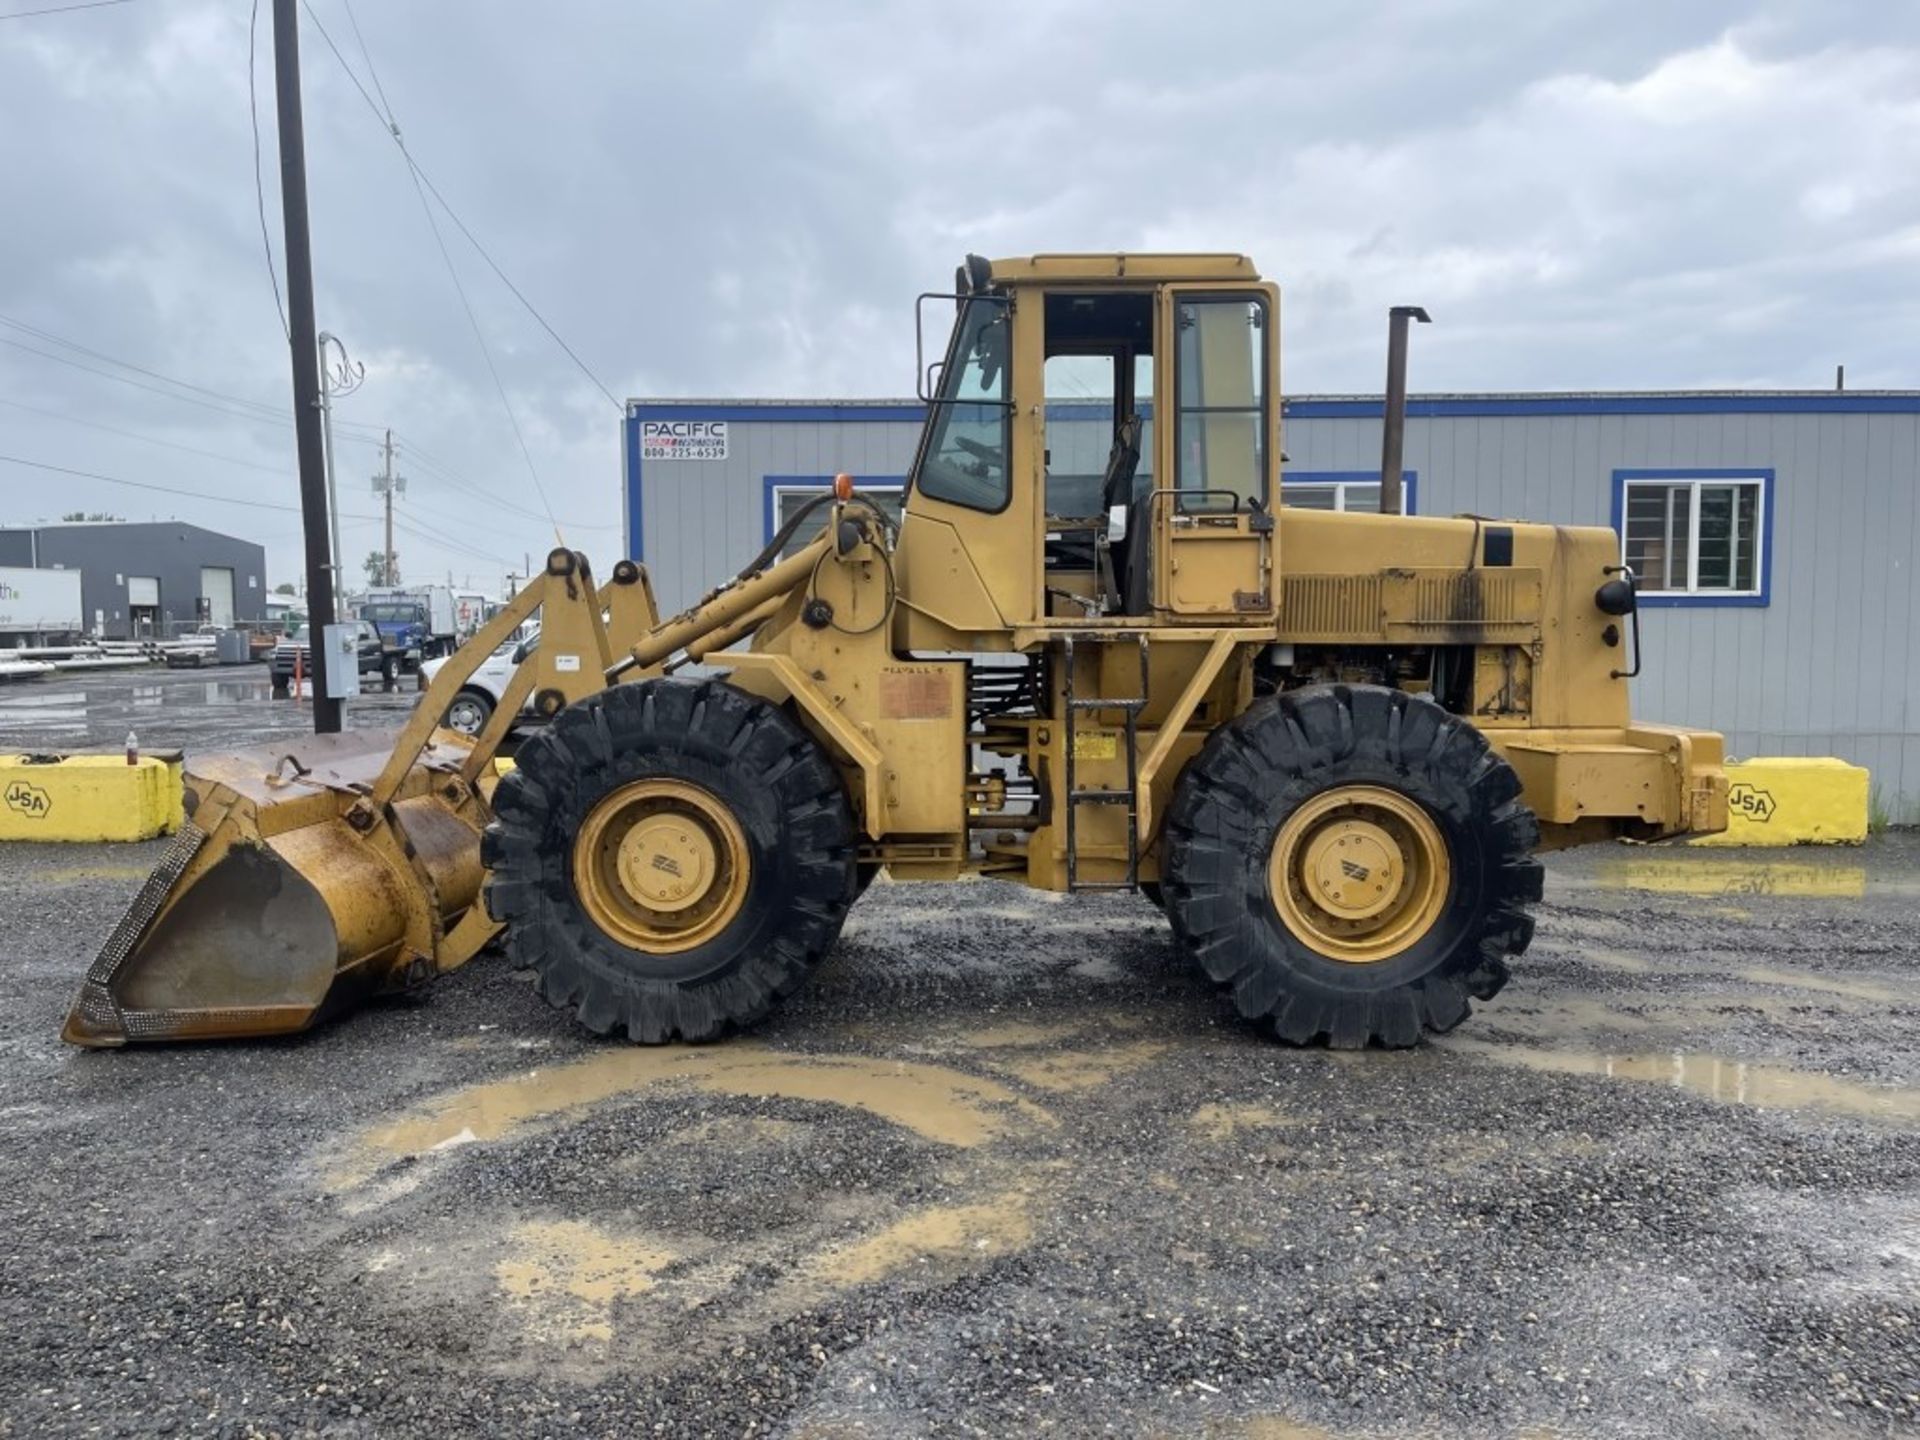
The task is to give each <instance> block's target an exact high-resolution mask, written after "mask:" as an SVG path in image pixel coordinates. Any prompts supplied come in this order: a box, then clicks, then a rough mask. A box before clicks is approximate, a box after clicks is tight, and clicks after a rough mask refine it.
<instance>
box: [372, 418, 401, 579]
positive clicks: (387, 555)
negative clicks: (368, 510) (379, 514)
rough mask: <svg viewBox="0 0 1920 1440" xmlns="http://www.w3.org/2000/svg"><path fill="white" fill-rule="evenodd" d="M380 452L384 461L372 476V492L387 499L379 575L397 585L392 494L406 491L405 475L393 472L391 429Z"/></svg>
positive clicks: (397, 574) (397, 570)
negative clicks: (385, 533)
mask: <svg viewBox="0 0 1920 1440" xmlns="http://www.w3.org/2000/svg"><path fill="white" fill-rule="evenodd" d="M380 453H381V455H382V457H383V459H384V463H383V464H382V466H381V469H380V473H379V474H378V475H376V476H374V477H373V491H374V494H376V495H384V496H385V497H386V500H387V548H386V550H385V551H384V552H383V554H384V558H383V559H382V561H381V565H380V576H381V583H382V584H386V585H398V584H399V583H400V576H399V573H398V572H399V566H398V565H397V564H395V562H394V558H393V495H394V492H395V491H396V490H397V491H399V492H400V493H401V494H402V495H404V494H406V493H407V477H406V476H404V475H396V474H394V473H393V431H391V430H389V431H387V439H386V443H385V444H384V445H382V446H381V447H380Z"/></svg>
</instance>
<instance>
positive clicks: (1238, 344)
mask: <svg viewBox="0 0 1920 1440" xmlns="http://www.w3.org/2000/svg"><path fill="white" fill-rule="evenodd" d="M1279 322H1280V294H1279V291H1278V289H1277V288H1276V287H1274V286H1272V285H1268V284H1214V285H1169V286H1166V287H1164V288H1162V290H1161V292H1160V298H1159V311H1158V316H1157V323H1158V327H1159V343H1158V345H1157V346H1156V350H1157V353H1158V354H1160V355H1161V356H1163V357H1166V360H1165V361H1163V363H1162V364H1161V365H1160V366H1159V367H1158V371H1159V373H1158V374H1157V375H1156V377H1155V385H1154V390H1155V396H1154V401H1155V403H1154V411H1155V425H1154V431H1155V449H1156V452H1157V453H1156V460H1157V463H1156V465H1155V466H1154V473H1155V475H1156V476H1157V477H1159V479H1158V480H1157V485H1156V488H1155V489H1154V491H1153V504H1152V515H1151V523H1152V526H1153V539H1152V546H1153V571H1152V573H1153V590H1152V604H1153V609H1154V610H1155V611H1156V612H1160V613H1163V614H1166V615H1168V616H1169V617H1171V618H1174V619H1193V620H1202V619H1206V620H1217V619H1228V618H1231V619H1243V620H1251V619H1264V618H1271V616H1272V615H1273V613H1274V595H1275V586H1274V583H1273V574H1274V566H1275V563H1276V560H1277V558H1278V557H1277V556H1276V554H1275V549H1276V537H1277V532H1276V530H1275V528H1274V523H1273V496H1274V494H1275V493H1276V491H1277V489H1278V487H1277V486H1276V485H1275V484H1274V470H1275V467H1276V465H1277V464H1278V460H1279V455H1280V405H1279V388H1280V387H1279V381H1280V345H1279V333H1280V323H1279ZM1169 361H1170V363H1167V362H1169Z"/></svg>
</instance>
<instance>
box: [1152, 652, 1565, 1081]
mask: <svg viewBox="0 0 1920 1440" xmlns="http://www.w3.org/2000/svg"><path fill="white" fill-rule="evenodd" d="M1519 795H1520V781H1519V777H1518V776H1517V775H1515V774H1514V771H1513V768H1512V767H1511V766H1510V765H1508V764H1507V763H1506V761H1505V760H1504V759H1502V758H1501V757H1500V756H1499V755H1497V754H1495V753H1494V752H1493V751H1492V750H1491V749H1490V748H1489V746H1488V745H1487V742H1486V738H1485V737H1484V736H1482V735H1481V734H1480V732H1479V731H1478V730H1477V729H1475V728H1474V726H1473V725H1471V724H1469V723H1468V722H1467V721H1465V720H1463V719H1461V718H1460V717H1458V716H1456V715H1453V714H1450V713H1449V712H1448V711H1446V710H1444V709H1442V708H1441V707H1440V706H1439V705H1437V704H1435V703H1434V702H1432V701H1431V700H1427V699H1425V698H1423V697H1419V696H1414V695H1408V694H1406V693H1403V692H1401V691H1397V690H1388V689H1385V688H1381V687H1377V686H1344V685H1340V686H1329V687H1318V688H1314V689H1308V690H1297V691H1291V692H1288V693H1285V694H1282V695H1278V696H1275V697H1272V698H1270V699H1266V700H1262V701H1258V702H1256V703H1255V704H1254V705H1253V706H1252V707H1251V708H1250V709H1249V710H1247V711H1246V712H1245V713H1244V714H1243V715H1241V716H1240V717H1238V718H1237V719H1235V720H1234V721H1233V722H1232V723H1230V724H1227V725H1223V726H1221V727H1220V728H1219V729H1218V730H1217V731H1215V733H1214V734H1213V736H1212V738H1211V739H1209V740H1208V742H1207V744H1206V746H1205V747H1204V748H1203V749H1202V750H1201V752H1200V754H1199V755H1197V756H1196V757H1195V758H1194V760H1193V761H1192V763H1191V764H1190V765H1189V766H1188V767H1187V771H1186V773H1185V774H1184V775H1183V776H1182V777H1181V780H1180V784H1179V787H1178V788H1177V790H1176V791H1175V795H1174V801H1173V805H1172V808H1171V810H1170V812H1169V814H1168V816H1167V850H1166V864H1165V876H1164V879H1163V885H1164V894H1165V899H1166V902H1167V907H1166V908H1167V911H1168V915H1169V918H1170V919H1171V920H1172V922H1173V928H1174V932H1175V934H1176V935H1177V936H1178V937H1179V939H1180V941H1181V943H1182V945H1183V946H1184V947H1185V949H1186V950H1187V951H1188V953H1189V954H1191V955H1192V956H1193V957H1194V959H1195V960H1196V961H1198V962H1199V964H1200V965H1201V967H1202V968H1203V969H1205V970H1206V972H1207V974H1208V975H1210V976H1211V977H1212V978H1213V979H1214V980H1215V981H1216V982H1217V983H1218V984H1220V985H1221V986H1222V987H1223V988H1225V989H1227V990H1229V991H1230V992H1231V993H1232V995H1233V1000H1234V1004H1235V1005H1236V1006H1237V1008H1238V1009H1239V1010H1240V1013H1241V1014H1242V1015H1244V1016H1246V1017H1247V1018H1248V1019H1252V1020H1256V1021H1259V1022H1262V1023H1264V1024H1267V1025H1270V1026H1271V1027H1272V1029H1273V1031H1274V1033H1275V1034H1277V1035H1278V1036H1279V1037H1280V1038H1281V1039H1283V1040H1286V1041H1289V1042H1292V1043H1294V1044H1302V1045H1304V1044H1309V1043H1312V1042H1313V1041H1316V1040H1319V1039H1322V1038H1324V1039H1325V1040H1326V1041H1327V1042H1328V1043H1330V1044H1331V1045H1333V1046H1335V1047H1337V1048H1358V1047H1360V1046H1364V1045H1366V1044H1368V1043H1369V1042H1378V1043H1380V1044H1382V1045H1387V1046H1395V1047H1401V1046H1409V1045H1413V1044H1416V1043H1418V1041H1419V1039H1420V1035H1421V1032H1422V1031H1423V1029H1430V1030H1435V1031H1447V1030H1451V1029H1453V1027H1454V1026H1456V1025H1458V1024H1459V1023H1460V1022H1461V1021H1462V1020H1464V1019H1465V1018H1466V1017H1467V1015H1468V1013H1469V1011H1470V1009H1471V1006H1470V1004H1469V997H1471V998H1472V999H1479V1000H1487V999H1491V998H1492V997H1493V996H1494V995H1495V994H1497V993H1498V992H1499V990H1500V988H1501V987H1502V986H1503V985H1505V984H1506V981H1507V977H1508V973H1509V972H1508V969H1507V963H1506V962H1507V957H1509V956H1512V955H1518V954H1520V953H1522V952H1523V951H1525V949H1526V948H1527V944H1528V942H1529V941H1530V940H1531V939H1532V937H1533V919H1532V917H1531V916H1530V915H1529V914H1528V913H1527V909H1526V907H1527V906H1528V905H1529V904H1531V903H1532V902H1534V901H1537V900H1538V899H1539V898H1540V889H1541V880H1542V871H1541V867H1540V863H1539V861H1537V860H1535V859H1534V858H1533V857H1532V850H1533V847H1534V846H1535V845H1536V844H1537V843H1538V841H1539V835H1540V827H1539V824H1538V822H1537V821H1536V820H1535V819H1534V816H1533V813H1532V811H1530V810H1528V809H1527V808H1526V806H1525V805H1523V804H1521V803H1520V800H1519Z"/></svg>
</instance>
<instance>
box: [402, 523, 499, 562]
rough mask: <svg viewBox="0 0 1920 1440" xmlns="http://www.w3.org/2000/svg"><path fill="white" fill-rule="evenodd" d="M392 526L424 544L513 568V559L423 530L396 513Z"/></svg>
mask: <svg viewBox="0 0 1920 1440" xmlns="http://www.w3.org/2000/svg"><path fill="white" fill-rule="evenodd" d="M393 526H394V529H396V530H399V531H401V532H402V533H403V534H407V535H410V536H412V537H413V538H414V539H415V540H419V541H422V542H424V543H426V544H429V545H440V546H444V547H445V548H446V549H449V550H453V551H456V552H458V553H460V554H463V555H471V556H473V557H474V558H475V559H477V560H491V561H494V562H495V563H497V564H500V565H504V566H506V567H507V568H508V569H509V570H511V569H512V568H513V561H511V560H509V559H507V558H506V557H505V556H502V555H495V554H493V553H491V552H490V551H486V550H482V549H480V548H479V547H478V546H476V545H468V544H466V543H465V542H464V541H458V540H449V539H448V538H447V537H446V536H444V535H440V534H437V533H435V532H433V531H429V530H423V529H421V528H419V527H418V526H416V525H414V524H413V523H412V522H411V521H407V520H403V519H401V517H400V516H398V515H395V516H394V517H393Z"/></svg>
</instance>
